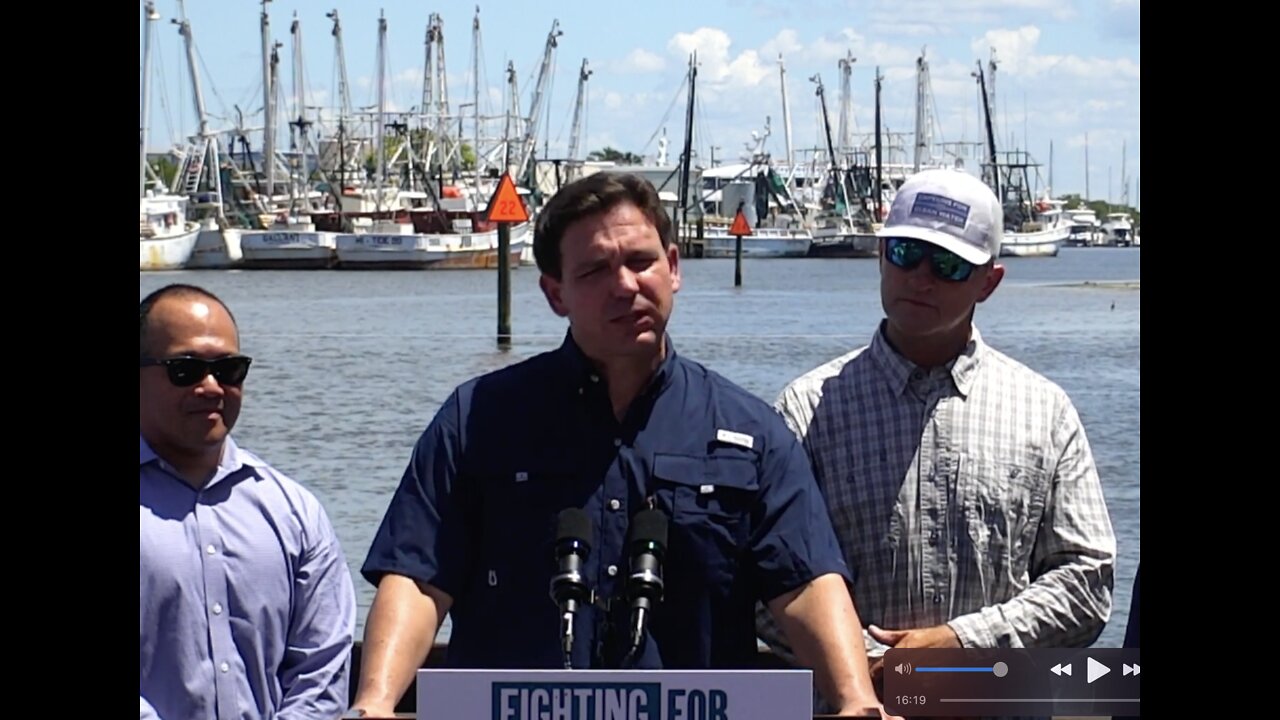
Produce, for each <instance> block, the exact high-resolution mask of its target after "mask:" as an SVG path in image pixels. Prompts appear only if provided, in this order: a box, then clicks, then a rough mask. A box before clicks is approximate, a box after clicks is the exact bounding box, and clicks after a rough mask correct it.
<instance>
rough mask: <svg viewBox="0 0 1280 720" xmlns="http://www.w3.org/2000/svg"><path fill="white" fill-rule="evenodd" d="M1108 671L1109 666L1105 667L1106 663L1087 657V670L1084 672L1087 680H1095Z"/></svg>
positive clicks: (1109, 669) (1109, 670)
mask: <svg viewBox="0 0 1280 720" xmlns="http://www.w3.org/2000/svg"><path fill="white" fill-rule="evenodd" d="M1109 672H1111V668H1109V667H1107V666H1106V665H1103V664H1102V663H1100V662H1098V661H1097V660H1094V659H1093V658H1089V670H1088V672H1087V673H1086V676H1087V677H1088V680H1089V682H1093V681H1094V680H1097V679H1098V678H1100V677H1102V676H1103V675H1106V674H1107V673H1109Z"/></svg>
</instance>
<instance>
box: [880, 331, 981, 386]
mask: <svg viewBox="0 0 1280 720" xmlns="http://www.w3.org/2000/svg"><path fill="white" fill-rule="evenodd" d="M887 325H888V321H887V320H882V321H881V322H880V327H879V329H878V330H877V331H876V334H875V337H873V338H872V340H871V348H870V351H869V352H870V353H871V357H872V359H873V360H874V361H875V363H876V365H878V366H879V368H880V371H881V372H883V373H884V374H885V377H887V378H888V379H889V386H890V388H891V389H892V390H893V393H894V394H895V395H897V396H901V395H902V394H903V393H904V392H906V390H907V386H908V384H909V383H910V382H911V376H912V374H913V373H916V372H917V371H921V370H922V369H921V368H920V367H918V366H917V365H916V364H915V363H913V362H911V361H910V360H908V359H906V358H905V357H903V356H902V355H900V354H898V351H897V350H894V349H893V346H892V345H890V344H889V338H888V336H887V335H886V334H885V328H886V326H887ZM986 348H987V345H986V343H985V342H983V340H982V333H980V332H978V328H977V326H976V325H972V324H971V325H970V326H969V342H968V343H966V344H965V346H964V349H963V350H961V351H960V354H959V355H957V356H956V357H955V358H953V359H952V360H951V362H949V363H947V365H946V369H947V372H948V373H949V374H950V376H951V381H952V382H953V383H954V384H955V387H956V390H957V391H959V392H960V394H961V395H962V396H965V397H968V395H969V392H970V390H972V389H973V383H974V382H975V381H976V379H977V377H978V369H979V367H980V366H981V364H982V357H983V355H985V354H986Z"/></svg>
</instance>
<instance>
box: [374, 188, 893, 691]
mask: <svg viewBox="0 0 1280 720" xmlns="http://www.w3.org/2000/svg"><path fill="white" fill-rule="evenodd" d="M673 235H674V233H673V230H672V224H671V221H670V219H669V218H668V217H667V215H666V212H665V211H664V210H663V208H662V206H661V205H660V203H659V200H658V195H657V192H656V191H655V190H654V188H653V186H652V185H651V184H649V183H648V182H647V181H645V180H643V179H641V178H638V177H636V176H632V175H626V174H613V173H600V174H596V175H592V176H590V177H588V178H585V179H583V180H579V181H577V182H575V183H573V184H571V185H568V186H566V187H564V188H562V189H561V190H560V191H559V192H558V193H556V195H555V196H554V197H553V198H552V199H551V201H550V202H549V203H548V204H547V206H546V208H545V209H544V210H543V212H542V214H541V216H540V217H539V219H538V224H537V228H536V232H535V237H534V253H535V257H536V258H537V263H538V267H539V269H540V270H541V273H542V275H541V281H540V282H541V287H542V290H543V293H544V294H545V295H546V298H547V301H548V303H549V304H550V305H551V308H552V310H554V311H555V313H556V314H557V315H560V316H562V317H566V318H568V320H569V331H568V333H567V335H566V337H565V340H564V343H563V345H562V346H561V347H560V348H559V349H557V350H554V351H551V352H547V353H544V354H541V355H538V356H535V357H533V358H530V359H528V360H526V361H524V362H521V363H518V364H516V365H513V366H510V367H508V368H505V369H503V370H499V371H497V372H493V373H489V374H487V375H484V376H481V377H478V378H475V379H473V380H471V381H469V382H467V383H465V384H463V385H462V386H460V387H459V388H457V389H456V390H455V391H454V393H453V394H452V395H450V396H449V398H448V399H447V400H446V401H445V402H444V405H443V406H442V407H441V408H440V410H439V412H438V413H437V414H436V416H435V418H434V419H433V420H432V422H431V423H430V425H429V426H428V427H427V428H426V430H425V432H424V433H423V434H422V436H421V438H420V440H419V441H418V443H417V445H416V446H415V448H414V450H413V454H412V457H411V459H410V461H409V464H408V467H407V468H406V470H405V473H404V477H403V479H402V480H401V483H400V486H399V488H398V489H397V491H396V493H395V496H394V497H393V498H392V501H391V505H390V507H389V508H388V510H387V512H386V515H385V517H384V519H383V521H382V525H381V527H380V528H379V530H378V533H377V535H376V537H375V538H374V541H373V545H372V547H371V549H370V551H369V555H368V558H367V560H366V561H365V564H364V567H363V569H362V573H363V574H364V576H365V578H366V579H367V580H369V582H371V583H373V584H375V585H377V587H378V590H377V595H376V597H375V599H374V602H373V606H372V608H371V609H370V612H369V618H368V623H367V627H366V629H365V644H364V650H363V668H362V672H361V677H360V688H359V692H358V694H357V697H356V702H355V703H354V708H355V709H356V710H357V711H363V712H364V713H365V714H368V715H390V714H391V713H392V711H393V709H394V706H395V704H396V703H397V701H398V700H399V698H400V697H401V696H402V695H403V694H404V692H405V691H406V689H407V688H408V686H409V684H410V682H411V680H412V678H413V675H414V673H415V672H416V670H417V669H418V667H420V666H421V664H422V662H423V660H424V659H425V658H426V656H427V653H428V651H429V650H430V648H431V645H432V643H433V641H434V638H435V634H436V631H437V629H438V627H439V624H440V621H441V620H442V619H443V617H444V615H445V614H446V613H452V618H453V634H452V637H451V638H450V642H449V650H448V654H447V663H448V664H449V665H450V666H454V667H486V668H560V667H563V664H564V657H563V655H562V650H561V643H560V641H561V625H560V619H561V614H560V612H559V610H558V608H557V606H556V603H555V602H554V601H553V600H552V598H551V597H550V595H549V593H548V587H549V584H550V582H551V579H552V577H553V576H554V575H556V573H557V572H558V563H557V558H556V550H555V539H556V519H557V515H558V513H559V512H560V511H561V510H564V509H566V508H581V509H583V510H585V512H586V514H587V517H588V518H589V519H590V523H591V526H592V528H593V532H592V533H591V534H592V536H593V537H592V538H590V539H589V540H590V545H591V549H590V552H589V554H588V555H587V558H586V560H585V563H584V565H583V573H582V575H583V576H584V578H585V579H586V583H587V584H588V585H589V586H590V587H591V588H592V589H593V591H594V594H595V597H596V599H597V600H596V602H594V603H586V604H584V606H583V607H582V609H581V610H580V611H579V612H577V614H576V617H575V619H574V622H573V626H574V635H575V637H576V642H575V643H574V645H573V648H572V652H571V665H572V667H575V668H588V667H594V668H602V667H604V668H608V667H619V666H620V665H625V666H626V667H636V668H679V669H697V668H749V667H752V666H753V665H754V659H755V656H756V653H757V644H756V635H755V623H754V615H753V609H754V607H755V603H756V602H757V601H764V602H765V603H766V605H767V607H768V608H769V609H770V610H771V611H772V613H773V614H774V616H775V617H776V618H777V619H778V621H779V622H780V623H781V624H782V625H783V627H785V628H786V633H787V636H788V637H789V638H795V639H796V645H797V646H798V647H797V651H798V652H797V655H798V657H799V659H800V660H801V662H803V663H804V664H805V665H807V666H809V667H812V668H813V669H814V673H815V674H814V677H815V684H816V686H817V688H818V690H819V691H820V692H821V693H822V695H823V697H824V698H826V699H827V701H828V702H830V703H831V704H832V705H833V706H834V707H836V708H837V709H839V710H840V711H842V712H847V713H862V712H867V711H871V712H879V710H878V708H879V704H878V702H877V700H876V697H875V692H874V690H873V688H872V686H871V681H870V676H869V673H868V669H867V660H866V653H865V648H864V646H863V641H862V628H861V624H860V623H859V621H858V617H857V614H856V612H855V610H854V607H853V603H852V601H851V598H850V595H849V590H848V586H847V582H848V580H849V570H848V568H847V567H846V565H845V562H844V559H843V557H842V555H841V551H840V547H839V544H838V543H837V541H836V538H835V533H834V532H833V530H832V528H831V523H830V519H829V517H828V515H827V508H826V505H825V503H824V501H823V499H822V496H821V494H820V493H819V491H818V488H817V485H816V483H815V481H814V479H813V474H812V471H811V469H810V467H809V464H808V460H807V458H806V456H805V454H804V451H803V450H802V449H801V448H800V446H799V444H798V442H797V440H796V439H795V436H794V435H793V434H792V433H791V431H790V430H788V429H787V427H786V425H785V424H784V423H783V422H782V420H781V418H780V417H779V416H778V415H777V414H776V413H775V412H774V411H773V409H772V408H771V407H770V406H769V405H767V404H766V403H765V402H763V401H762V400H759V399H757V398H756V397H754V396H752V395H751V394H749V393H748V392H746V391H745V390H743V389H741V388H739V387H738V386H736V385H734V384H733V383H731V382H729V381H728V380H726V379H724V378H723V377H721V376H719V375H717V374H716V373H714V372H712V371H710V370H708V369H707V368H705V367H703V366H702V365H699V364H698V363H696V362H693V361H692V360H689V359H686V358H684V357H683V356H680V355H678V354H677V353H676V351H675V348H674V346H673V345H672V343H671V340H670V338H669V337H668V336H667V334H666V327H667V321H668V319H669V318H670V316H671V311H672V307H673V296H674V294H675V293H676V291H677V290H679V288H680V272H679V255H678V252H677V249H676V245H675V244H674V243H673ZM649 508H654V509H658V510H660V511H661V512H662V513H664V514H665V515H666V517H667V518H668V522H669V536H668V537H669V539H668V543H667V551H666V553H665V556H664V557H663V567H662V570H663V574H664V577H665V587H666V590H665V595H664V597H663V598H662V599H661V601H660V602H659V603H657V605H656V607H655V610H654V612H653V614H652V619H651V621H650V622H649V623H648V625H647V630H646V632H645V636H644V643H643V644H642V645H641V646H640V648H639V649H638V650H635V649H633V650H632V653H630V654H629V653H628V652H627V650H628V646H629V643H628V641H627V633H628V623H627V617H628V611H629V609H630V606H629V605H628V602H627V598H626V590H627V588H626V584H627V577H628V575H630V571H629V557H630V552H629V549H628V548H627V547H626V538H627V533H628V528H629V526H630V524H631V521H632V518H633V517H635V515H636V513H638V512H640V511H642V510H645V509H649Z"/></svg>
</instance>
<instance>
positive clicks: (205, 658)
mask: <svg viewBox="0 0 1280 720" xmlns="http://www.w3.org/2000/svg"><path fill="white" fill-rule="evenodd" d="M138 323H139V354H138V361H139V362H138V365H139V372H138V552H139V571H138V574H139V579H138V580H139V582H138V591H139V595H138V621H139V622H138V660H139V680H138V701H139V706H140V715H141V717H142V718H162V719H163V720H183V719H185V718H191V719H193V720H194V719H195V718H201V719H202V720H204V719H208V718H217V719H218V720H222V719H224V718H237V719H241V718H243V719H248V718H255V719H256V718H277V719H281V720H285V719H295V718H334V717H338V716H340V715H341V714H342V713H343V711H344V710H345V709H346V705H347V687H348V678H349V674H350V657H351V641H352V635H353V633H354V630H355V614H356V608H355V592H354V588H353V585H352V582H351V575H350V572H349V571H348V569H347V563H346V560H345V558H344V557H343V553H342V549H341V547H340V546H339V544H338V539H337V537H336V535H335V534H334V531H333V527H332V526H331V525H330V523H329V518H328V516H327V515H326V513H325V511H324V509H323V507H321V505H320V503H319V501H317V499H316V498H315V496H314V495H312V494H311V492H309V491H308V490H307V489H305V488H304V487H302V486H301V485H299V484H298V483H297V482H295V481H294V480H292V479H290V478H288V477H286V476H285V475H283V474H281V473H280V472H278V471H276V470H274V469H273V468H272V467H271V466H270V465H268V464H267V463H266V462H264V461H262V460H261V459H260V458H258V457H257V456H256V455H254V454H253V453H251V452H249V451H247V450H244V449H243V448H240V447H238V446H237V445H236V444H235V442H234V441H233V440H232V439H231V436H230V432H231V428H232V427H233V426H234V425H235V422H236V418H237V417H238V416H239V414H240V403H241V398H242V393H243V383H244V380H245V376H246V374H247V373H248V371H249V364H250V360H249V358H247V357H245V356H243V355H241V354H240V343H239V333H238V331H237V328H236V324H235V320H234V319H233V318H232V316H231V312H230V311H229V310H228V309H227V307H226V306H225V305H224V304H223V303H222V302H221V301H220V300H219V299H218V298H217V297H215V296H213V295H212V294H210V293H209V292H207V291H205V290H203V289H201V288H198V287H194V286H190V285H170V286H167V287H165V288H162V289H160V290H157V291H156V292H154V293H152V294H151V295H149V296H148V297H147V298H146V299H144V300H143V301H142V303H141V305H140V306H139V309H138Z"/></svg>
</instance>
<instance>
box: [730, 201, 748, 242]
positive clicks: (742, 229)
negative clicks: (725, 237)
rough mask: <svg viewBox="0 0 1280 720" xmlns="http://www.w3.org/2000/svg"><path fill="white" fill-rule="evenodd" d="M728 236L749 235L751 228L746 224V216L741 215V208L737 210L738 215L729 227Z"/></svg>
mask: <svg viewBox="0 0 1280 720" xmlns="http://www.w3.org/2000/svg"><path fill="white" fill-rule="evenodd" d="M729 234H730V235H750V234H751V226H750V225H748V224H747V216H746V215H744V214H743V213H742V208H738V214H737V215H736V216H734V218H733V225H730V226H729Z"/></svg>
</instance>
